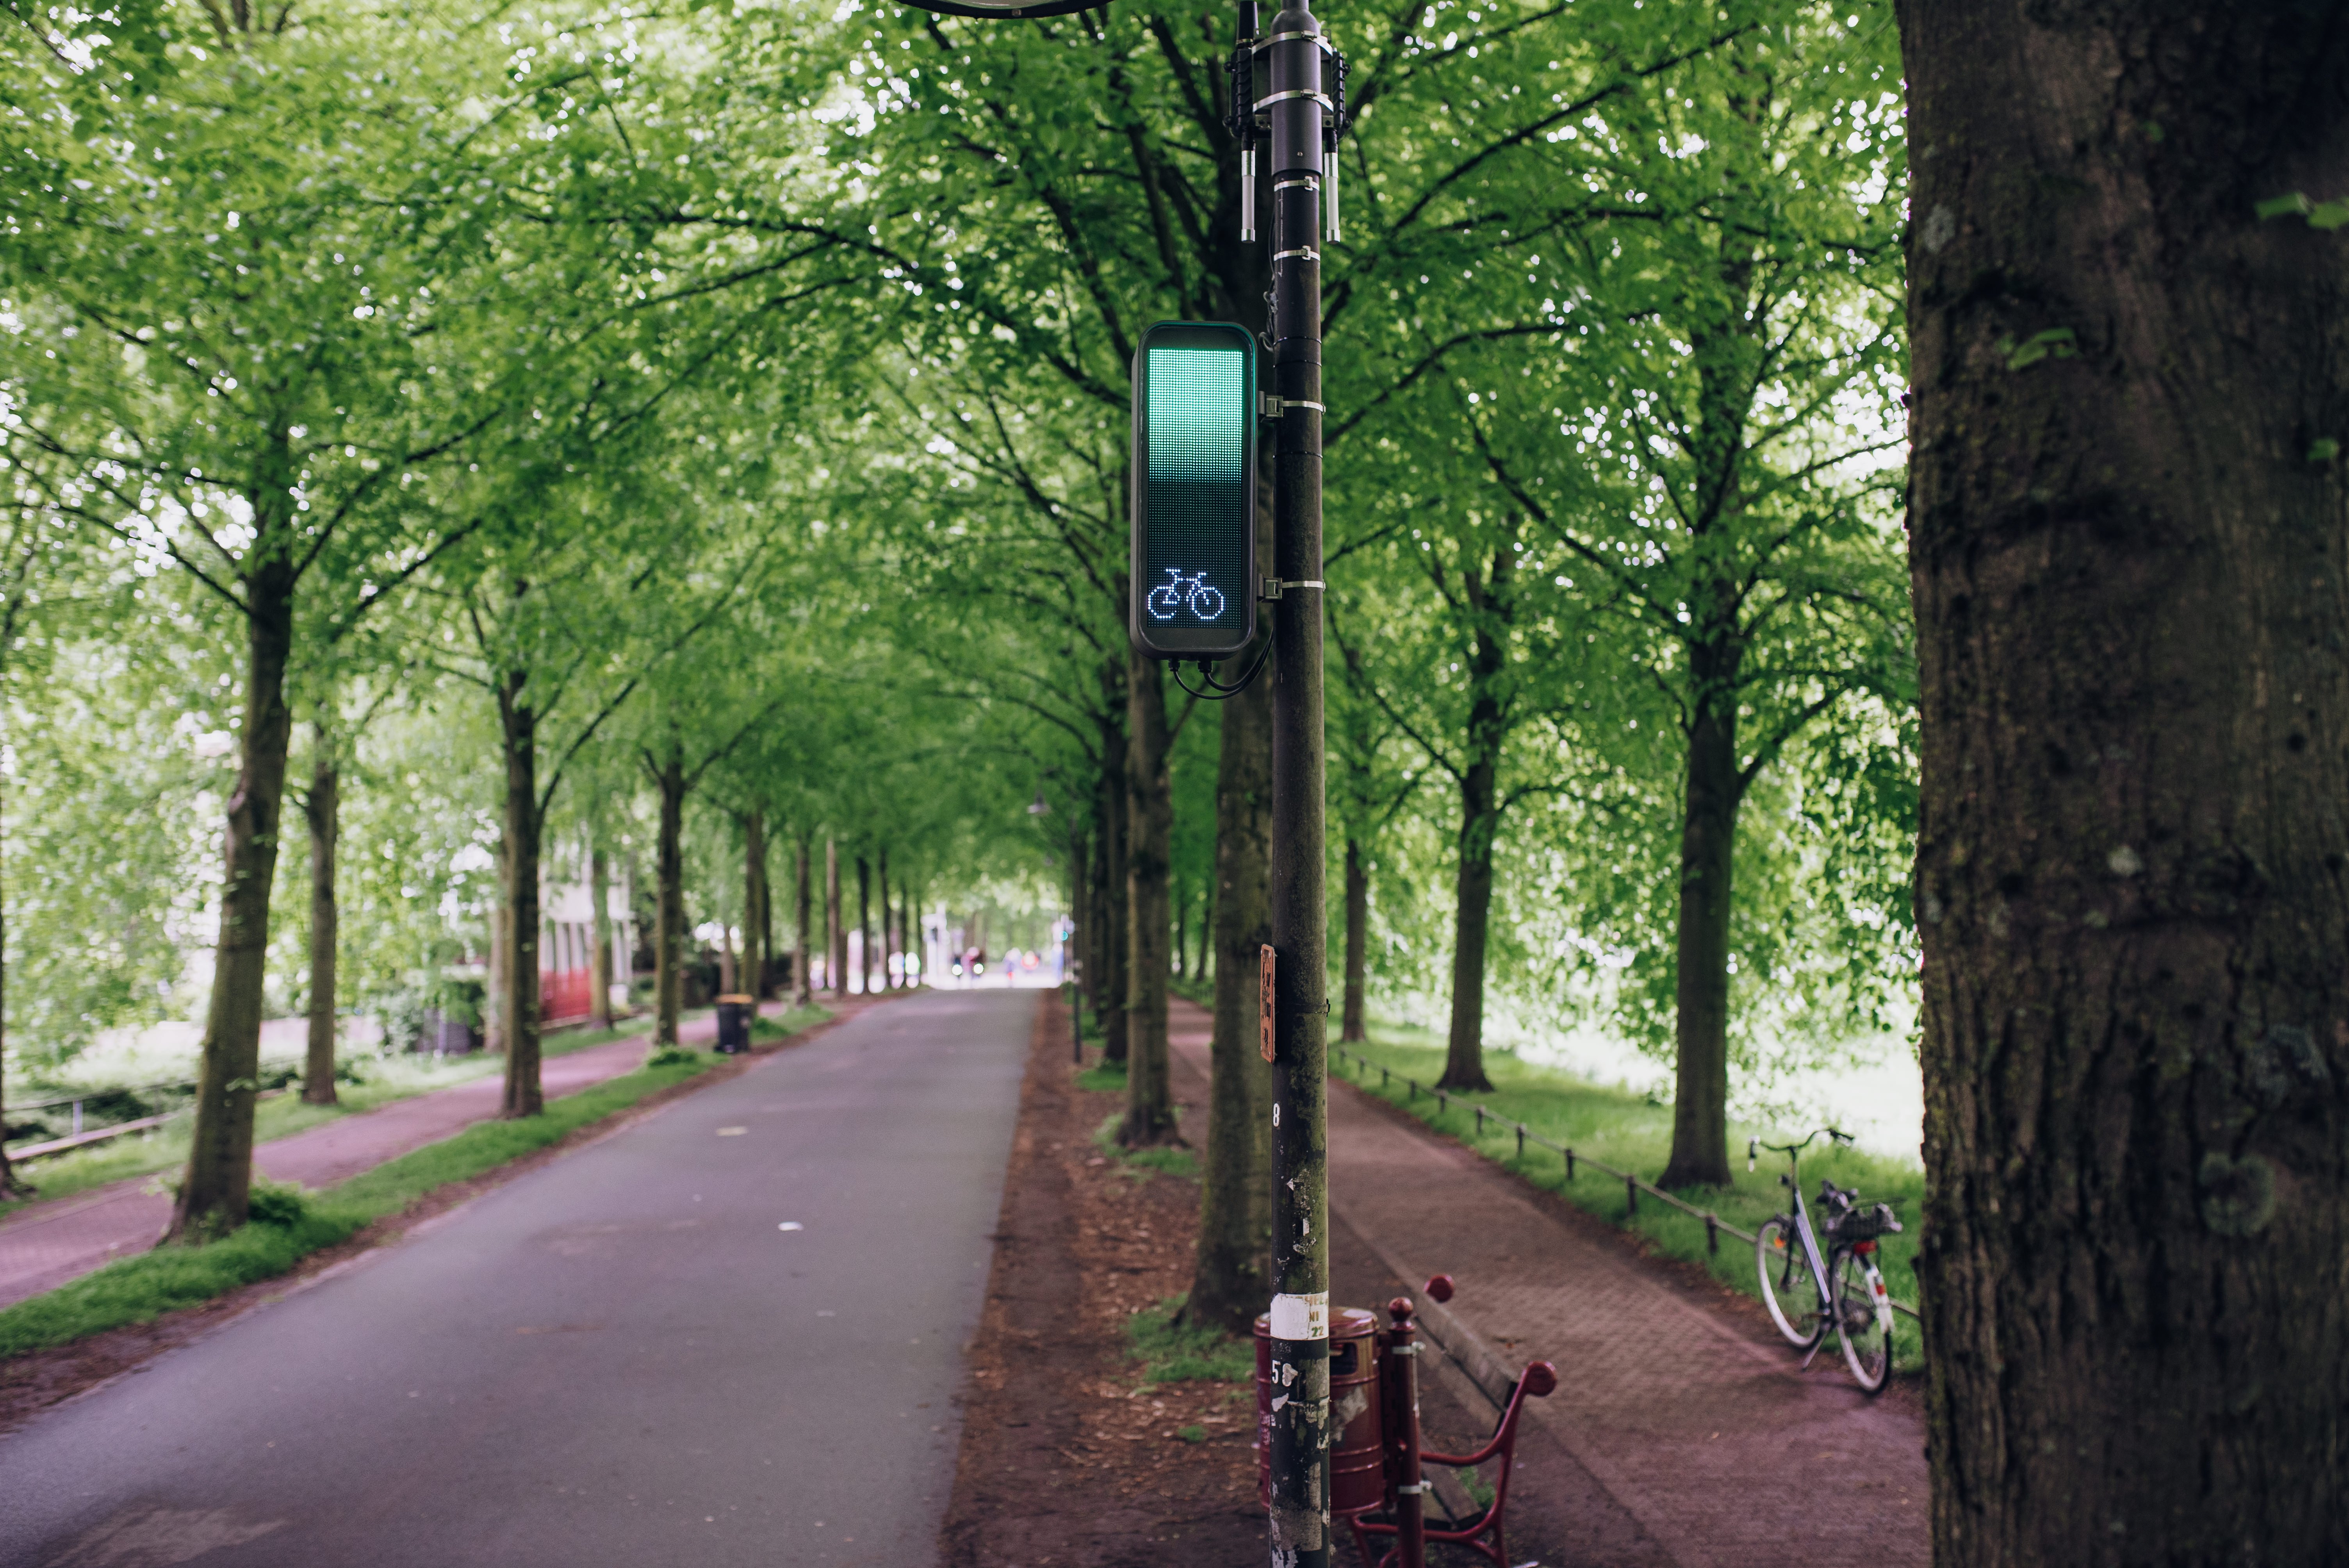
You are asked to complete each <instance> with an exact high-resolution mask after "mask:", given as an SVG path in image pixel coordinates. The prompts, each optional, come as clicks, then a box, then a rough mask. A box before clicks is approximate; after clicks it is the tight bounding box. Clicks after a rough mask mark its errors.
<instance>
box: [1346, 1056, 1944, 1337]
mask: <svg viewBox="0 0 2349 1568" xmlns="http://www.w3.org/2000/svg"><path fill="white" fill-rule="evenodd" d="M1330 1052H1331V1054H1332V1055H1334V1056H1339V1057H1346V1058H1348V1059H1350V1060H1351V1061H1352V1062H1354V1063H1355V1065H1356V1066H1357V1067H1358V1068H1360V1069H1361V1070H1362V1071H1363V1072H1368V1071H1369V1070H1370V1069H1371V1068H1378V1072H1379V1083H1380V1085H1381V1087H1384V1086H1386V1085H1388V1084H1391V1083H1392V1082H1393V1081H1394V1078H1395V1077H1396V1076H1397V1075H1395V1074H1394V1073H1393V1072H1392V1070H1391V1069H1389V1068H1386V1067H1384V1066H1382V1065H1381V1064H1380V1063H1378V1062H1374V1061H1372V1060H1371V1058H1370V1057H1366V1056H1363V1055H1362V1054H1361V1052H1359V1051H1350V1050H1348V1049H1346V1047H1343V1046H1331V1047H1330ZM1402 1081H1403V1083H1404V1084H1405V1085H1406V1086H1408V1087H1409V1088H1410V1090H1411V1094H1410V1097H1409V1098H1411V1099H1417V1098H1418V1097H1419V1096H1421V1095H1423V1094H1425V1095H1433V1097H1434V1099H1435V1103H1436V1106H1437V1108H1438V1109H1442V1110H1449V1109H1452V1102H1453V1101H1454V1099H1459V1100H1460V1102H1461V1103H1462V1104H1463V1105H1465V1106H1467V1107H1468V1108H1469V1109H1472V1110H1474V1111H1475V1113H1476V1136H1477V1137H1479V1138H1482V1137H1483V1136H1484V1135H1485V1123H1486V1122H1487V1121H1491V1122H1496V1123H1498V1124H1499V1125H1501V1126H1502V1127H1505V1128H1507V1129H1509V1130H1512V1131H1514V1132H1515V1133H1516V1135H1517V1156H1518V1158H1520V1159H1523V1158H1524V1157H1525V1152H1526V1144H1528V1143H1538V1144H1540V1145H1541V1146H1542V1147H1543V1148H1544V1149H1547V1150H1549V1151H1550V1152H1551V1153H1553V1154H1557V1155H1559V1156H1561V1157H1563V1158H1564V1159H1565V1161H1566V1179H1567V1180H1568V1181H1573V1180H1574V1177H1575V1167H1576V1166H1577V1165H1588V1166H1589V1167H1590V1168H1591V1169H1592V1170H1593V1171H1603V1172H1605V1173H1606V1174H1607V1175H1609V1176H1611V1177H1613V1178H1614V1179H1615V1180H1617V1181H1620V1182H1622V1183H1623V1201H1624V1203H1625V1205H1626V1206H1627V1207H1628V1208H1629V1210H1630V1212H1631V1213H1634V1214H1636V1213H1638V1212H1640V1193H1642V1192H1645V1193H1646V1194H1648V1196H1650V1197H1651V1198H1653V1199H1655V1200H1657V1201H1658V1202H1663V1203H1669V1204H1670V1205H1671V1206H1672V1207H1673V1208H1675V1209H1678V1210H1679V1211H1680V1212H1682V1213H1683V1214H1688V1215H1692V1216H1693V1217H1694V1218H1696V1219H1700V1220H1702V1221H1703V1222H1704V1247H1705V1251H1707V1252H1709V1253H1719V1252H1720V1251H1721V1233H1722V1232H1723V1231H1726V1232H1728V1233H1730V1234H1731V1235H1733V1236H1735V1237H1736V1238H1737V1239H1738V1240H1739V1241H1741V1242H1744V1243H1746V1244H1747V1245H1748V1246H1751V1245H1753V1244H1754V1242H1755V1241H1756V1240H1758V1239H1759V1238H1757V1237H1756V1236H1755V1235H1754V1233H1753V1232H1751V1231H1749V1230H1746V1229H1744V1227H1743V1226H1740V1225H1735V1224H1732V1223H1731V1222H1729V1221H1727V1220H1724V1219H1723V1218H1722V1217H1721V1216H1720V1215H1719V1214H1717V1213H1715V1212H1713V1211H1712V1210H1711V1209H1700V1208H1698V1207H1697V1206H1696V1205H1695V1204H1693V1203H1691V1202H1686V1201H1684V1200H1682V1199H1680V1198H1676V1197H1674V1196H1673V1195H1672V1194H1671V1193H1670V1192H1667V1191H1664V1190H1663V1189H1662V1188H1661V1187H1658V1186H1656V1185H1655V1184H1654V1183H1653V1182H1651V1181H1642V1180H1641V1179H1640V1177H1639V1175H1638V1174H1637V1173H1635V1172H1633V1171H1625V1170H1622V1169H1620V1168H1619V1167H1617V1166H1613V1165H1609V1163H1607V1161H1604V1160H1598V1159H1594V1158H1592V1157H1591V1156H1590V1155H1588V1154H1578V1153H1576V1152H1575V1151H1574V1149H1573V1147H1572V1146H1571V1145H1568V1144H1564V1143H1553V1142H1551V1141H1550V1140H1548V1139H1547V1138H1544V1137H1543V1136H1542V1135H1541V1134H1540V1133H1538V1132H1536V1131H1534V1130H1531V1129H1530V1128H1528V1127H1526V1124H1525V1123H1524V1122H1522V1121H1512V1120H1510V1119H1508V1118H1507V1117H1506V1116H1503V1115H1502V1114H1501V1113H1500V1112H1499V1111H1497V1110H1495V1109H1492V1108H1491V1107H1490V1106H1487V1105H1485V1104H1483V1103H1482V1102H1480V1101H1477V1100H1472V1099H1463V1098H1462V1097H1460V1096H1458V1095H1455V1094H1454V1093H1453V1092H1452V1091H1451V1090H1449V1089H1444V1088H1423V1086H1422V1085H1421V1084H1420V1083H1419V1081H1418V1080H1417V1079H1416V1078H1410V1077H1408V1076H1406V1077H1404V1078H1403V1080H1402ZM1892 1310H1893V1311H1895V1312H1898V1313H1902V1314H1905V1315H1908V1316H1909V1317H1916V1316H1917V1315H1918V1313H1917V1309H1916V1308H1915V1307H1913V1306H1910V1305H1909V1304H1908V1303H1907V1302H1905V1301H1896V1302H1894V1303H1893V1304H1892Z"/></svg>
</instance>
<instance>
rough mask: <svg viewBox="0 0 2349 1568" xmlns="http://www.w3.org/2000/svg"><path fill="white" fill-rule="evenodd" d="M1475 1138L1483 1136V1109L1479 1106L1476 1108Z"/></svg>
mask: <svg viewBox="0 0 2349 1568" xmlns="http://www.w3.org/2000/svg"><path fill="white" fill-rule="evenodd" d="M1476 1136H1477V1137H1479V1138H1482V1137H1484V1136H1485V1108H1484V1107H1483V1106H1481V1105H1480V1106H1478V1107H1477V1108H1476Z"/></svg>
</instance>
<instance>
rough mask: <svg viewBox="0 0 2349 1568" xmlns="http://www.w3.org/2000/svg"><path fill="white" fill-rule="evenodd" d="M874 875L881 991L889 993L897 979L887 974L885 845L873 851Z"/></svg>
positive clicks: (887, 907) (887, 886)
mask: <svg viewBox="0 0 2349 1568" xmlns="http://www.w3.org/2000/svg"><path fill="white" fill-rule="evenodd" d="M874 876H875V877H876V878H877V879H878V882H879V886H878V890H877V891H878V892H880V894H881V989H883V990H884V991H890V990H895V988H896V985H897V978H896V976H895V975H892V974H890V973H889V939H890V936H891V932H890V927H889V851H888V849H887V847H886V846H884V847H883V848H881V849H880V850H878V851H874Z"/></svg>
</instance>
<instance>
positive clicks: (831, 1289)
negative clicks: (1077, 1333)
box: [0, 991, 1035, 1568]
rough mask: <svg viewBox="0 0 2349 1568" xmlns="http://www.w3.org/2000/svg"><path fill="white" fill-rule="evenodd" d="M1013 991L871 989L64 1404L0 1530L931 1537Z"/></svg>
mask: <svg viewBox="0 0 2349 1568" xmlns="http://www.w3.org/2000/svg"><path fill="white" fill-rule="evenodd" d="M1034 1005H1035V998H1034V996H1033V995H1030V994H1026V993H1021V992H1004V991H967V992H948V993H943V994H939V993H932V994H927V995H919V996H916V997H911V998H908V999H905V1000H903V1001H898V1002H894V1003H890V1004H888V1005H885V1006H880V1007H876V1008H874V1009H873V1010H872V1011H870V1012H867V1013H865V1014H864V1015H862V1016H859V1017H856V1018H854V1019H853V1020H851V1021H849V1022H847V1023H844V1024H843V1025H841V1026H838V1027H836V1028H834V1029H833V1030H831V1031H829V1032H828V1033H826V1034H825V1035H823V1036H822V1037H819V1038H818V1039H816V1040H814V1041H812V1042H811V1043H809V1044H808V1045H807V1046H805V1047H800V1048H798V1049H794V1050H788V1051H784V1052H782V1053H781V1054H779V1055H777V1056H776V1057H772V1058H771V1059H769V1060H767V1061H765V1062H762V1063H761V1064H760V1065H759V1066H757V1067H756V1068H753V1069H752V1070H751V1071H750V1072H748V1073H746V1074H744V1075H743V1076H742V1077H740V1078H736V1079H734V1080H732V1081H731V1082H729V1083H725V1084H720V1085H718V1086H716V1087H713V1088H709V1089H708V1090H705V1091H703V1092H701V1093H699V1094H695V1095H690V1096H688V1097H686V1098H685V1099H680V1100H678V1101H677V1102H675V1103H673V1104H671V1105H670V1106H668V1107H667V1108H666V1109H663V1110H662V1111H661V1112H659V1113H658V1114H657V1115H655V1116H653V1117H652V1118H650V1119H647V1120H646V1121H645V1122H643V1123H641V1124H639V1125H637V1126H636V1127H633V1128H630V1129H628V1130H626V1131H624V1132H621V1133H619V1134H616V1135H615V1136H614V1137H611V1138H609V1139H606V1140H603V1141H602V1142H599V1143H596V1144H595V1145H592V1146H590V1147H588V1148H586V1149H584V1150H580V1151H578V1152H576V1153H574V1154H572V1155H570V1156H568V1157H566V1158H564V1159H562V1160H559V1161H555V1162H554V1163H553V1164H551V1165H549V1166H547V1167H546V1168H544V1169H543V1170H541V1171H536V1172H534V1173H533V1174H531V1175H529V1176H526V1177H523V1178H522V1179H520V1180H518V1181H514V1182H512V1183H511V1184H509V1185H507V1186H505V1187H502V1188H500V1189H498V1190H497V1191H493V1192H491V1193H490V1194H488V1195H487V1196H485V1197H483V1198H482V1199H481V1200H480V1201H478V1202H474V1203H472V1204H470V1205H468V1206H467V1207H465V1208H463V1209H460V1210H459V1211H457V1212H454V1213H453V1214H451V1215H450V1216H448V1217H447V1218H446V1219H444V1220H442V1221H440V1222H437V1223H435V1224H433V1225H431V1226H429V1227H428V1228H426V1229H425V1230H424V1231H423V1232H421V1233H419V1234H417V1235H415V1236H413V1237H411V1238H410V1239H409V1240H408V1241H407V1242H405V1243H402V1244H400V1245H398V1246H396V1247H392V1248H388V1249H386V1250H384V1251H382V1252H379V1253H374V1254H371V1255H369V1256H367V1257H366V1258H364V1259H362V1260H361V1261H360V1262H359V1263H357V1264H356V1265H355V1266H353V1267H350V1268H348V1269H347V1270H346V1271H344V1272H341V1273H339V1274H332V1275H329V1276H326V1278H324V1279H323V1280H322V1282H321V1283H319V1284H316V1285H315V1286H314V1287H312V1288H310V1289H307V1290H304V1291H301V1292H298V1293H297V1294H295V1295H292V1296H291V1297H289V1298H288V1299H286V1300H285V1301H283V1302H281V1303H278V1304H276V1305H271V1306H267V1307H264V1308H262V1309H261V1310H259V1311H257V1312H254V1313H252V1314H249V1315H246V1316H244V1317H243V1318H242V1319H239V1320H238V1321H237V1322H235V1323H233V1324H232V1325H230V1326H228V1327H226V1328H224V1329H223V1330H222V1331H221V1332H220V1333H218V1334H216V1335H214V1336H211V1337H210V1338H207V1339H204V1340H202V1341H199V1342H198V1343H196V1344H194V1345H191V1346H187V1347H186V1348H184V1349H181V1350H179V1351H176V1352H173V1353H171V1354H170V1355H167V1356H165V1357H161V1358H160V1359H158V1360H156V1361H154V1362H152V1363H150V1364H149V1366H148V1367H147V1368H146V1369H145V1370H144V1371H143V1372H142V1373H141V1374H140V1375H134V1376H130V1377H124V1378H121V1379H119V1380H118V1381H117V1382H115V1383H114V1384H112V1385H110V1386H109V1387H104V1388H101V1389H99V1390H98V1391H96V1392H95V1393H93V1394H91V1395H90V1396H88V1398H83V1399H80V1400H78V1401H76V1402H74V1403H71V1404H68V1405H67V1406H64V1407H62V1408H59V1409H57V1410H56V1411H54V1412H52V1413H51V1414H49V1415H47V1416H46V1417H44V1418H41V1419H39V1420H37V1421H36V1422H35V1423H33V1424H32V1425H31V1426H30V1427H27V1428H26V1429H24V1430H22V1431H20V1432H19V1433H17V1434H16V1436H15V1437H14V1438H11V1439H5V1440H0V1563H6V1564H9V1565H11V1568H15V1565H16V1564H26V1565H27V1568H160V1565H162V1564H166V1563H187V1562H193V1563H197V1564H198V1565H199V1568H227V1565H230V1564H234V1565H236V1568H247V1565H252V1568H268V1565H275V1564H285V1565H288V1568H292V1565H300V1568H316V1565H318V1564H330V1563H332V1564H339V1563H353V1564H357V1563H367V1564H369V1565H371V1568H406V1565H410V1564H413V1565H415V1568H449V1565H454V1564H464V1563H493V1564H498V1565H500V1568H532V1565H535V1564H545V1565H547V1568H600V1565H603V1564H614V1565H619V1564H626V1565H628V1568H667V1565H668V1564H680V1565H681V1564H692V1565H694V1568H704V1565H708V1568H728V1565H730V1564H737V1563H740V1564H751V1563H757V1564H760V1565H761V1568H768V1565H771V1564H774V1563H794V1564H797V1563H808V1564H818V1563H822V1564H838V1565H843V1568H846V1565H850V1564H872V1565H874V1568H880V1565H883V1564H887V1565H889V1568H903V1565H919V1564H925V1563H931V1562H933V1561H934V1556H935V1550H936V1544H935V1543H936V1536H937V1529H938V1522H939V1519H940V1517H941V1515H942V1513H943V1511H944V1509H945V1506H946V1501H947V1493H948V1491H949V1490H950V1489H951V1487H952V1484H953V1479H954V1462H955V1452H956V1444H957V1438H958V1435H959V1434H958V1420H957V1414H956V1410H955V1407H954V1405H953V1402H952V1401H953V1396H954V1395H955V1393H956V1391H957V1387H959V1383H960V1379H961V1376H962V1348H961V1347H962V1346H963V1343H964V1341H965V1340H966V1339H967V1338H968V1336H969V1334H970V1333H971V1331H972V1330H973V1328H974V1327H975V1326H976V1325H977V1323H978V1313H979V1307H980V1303H981V1297H982V1294H983V1292H984V1289H985V1285H986V1279H987V1265H988V1259H989V1243H988V1233H990V1232H991V1231H992V1230H993V1229H994V1226H995V1221H996V1214H997V1211H998V1207H999V1202H1000V1199H1001V1192H1002V1181H1003V1172H1004V1166H1005V1161H1006V1160H1007V1157H1008V1155H1009V1148H1010V1141H1011V1134H1012V1128H1013V1124H1014V1121H1015V1120H1016V1119H1017V1115H1018V1110H1019V1078H1020V1070H1021V1067H1022V1063H1023V1058H1024V1057H1025V1054H1026V1047H1027V1043H1028V1035H1029V1025H1030V1017H1031V1015H1032V1010H1033V1007H1034ZM786 1223H796V1224H798V1225H801V1226H802V1227H804V1228H803V1229H801V1230H797V1231H786V1230H783V1229H781V1226H782V1225H784V1224H786ZM207 1542H209V1543H212V1544H211V1545H210V1546H209V1547H207V1546H206V1544H205V1543H207ZM191 1548H195V1549H196V1550H191Z"/></svg>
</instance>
